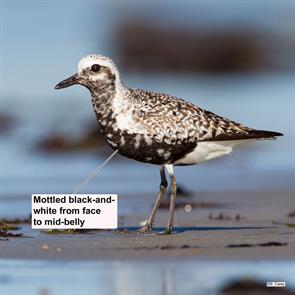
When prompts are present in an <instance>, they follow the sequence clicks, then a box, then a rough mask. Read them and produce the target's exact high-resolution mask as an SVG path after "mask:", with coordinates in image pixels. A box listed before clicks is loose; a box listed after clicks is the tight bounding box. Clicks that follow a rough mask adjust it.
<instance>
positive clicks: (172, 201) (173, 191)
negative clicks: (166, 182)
mask: <svg viewBox="0 0 295 295" xmlns="http://www.w3.org/2000/svg"><path fill="white" fill-rule="evenodd" d="M165 168H166V169H167V172H168V174H169V176H170V190H171V191H170V207H169V219H168V225H167V229H166V231H165V232H164V233H165V234H171V232H172V229H173V218H174V207H175V200H176V191H177V186H176V179H175V176H174V172H173V165H166V166H165Z"/></svg>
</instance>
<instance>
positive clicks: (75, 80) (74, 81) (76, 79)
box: [54, 74, 79, 89]
mask: <svg viewBox="0 0 295 295" xmlns="http://www.w3.org/2000/svg"><path fill="white" fill-rule="evenodd" d="M78 82H79V76H78V74H75V75H73V76H71V77H69V78H67V79H65V80H63V81H61V82H59V83H58V84H56V86H55V87H54V89H62V88H66V87H69V86H72V85H75V84H78Z"/></svg>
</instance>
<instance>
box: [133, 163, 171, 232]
mask: <svg viewBox="0 0 295 295" xmlns="http://www.w3.org/2000/svg"><path fill="white" fill-rule="evenodd" d="M160 175H161V184H160V191H159V193H158V195H157V199H156V202H155V204H154V207H153V210H152V213H151V215H150V216H149V218H148V220H147V221H146V223H145V225H144V226H143V227H142V228H140V229H139V230H138V233H144V232H148V231H151V230H152V227H153V223H154V220H155V216H156V212H157V210H158V208H159V205H160V203H161V200H162V198H163V196H164V194H165V192H166V188H167V179H166V175H165V170H164V167H163V166H161V167H160Z"/></svg>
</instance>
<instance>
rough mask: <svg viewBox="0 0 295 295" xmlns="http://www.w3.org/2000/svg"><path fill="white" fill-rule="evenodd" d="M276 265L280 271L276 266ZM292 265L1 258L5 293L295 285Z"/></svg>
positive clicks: (164, 294) (190, 293) (159, 293)
mask: <svg viewBox="0 0 295 295" xmlns="http://www.w3.org/2000/svg"><path fill="white" fill-rule="evenodd" d="M278 269H279V270H280V272H279V273H278V272H277V270H278ZM294 275H295V271H294V265H293V263H292V262H287V261H276V262H271V261H269V262H268V261H265V262H244V261H234V262H222V261H220V262H210V261H203V262H200V261H199V262H196V261H193V260H183V261H178V260H175V261H138V262H124V261H123V262H122V261H120V262H119V261H109V262H106V261H105V262H104V261H101V262H49V261H24V260H0V290H1V294H4V295H15V294H23V295H40V294H50V295H55V294H56V295H57V294H63V295H78V294H79V295H80V294H83V295H97V294H99V295H153V294H155V295H197V294H218V290H220V288H221V287H222V286H224V285H225V284H227V283H229V282H230V281H232V280H236V279H239V278H244V277H250V278H252V279H255V280H258V281H261V282H262V283H265V282H266V281H285V282H286V283H287V286H288V287H289V288H293V289H294V288H295V282H294V279H293V278H294Z"/></svg>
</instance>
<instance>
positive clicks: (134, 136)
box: [55, 54, 283, 233]
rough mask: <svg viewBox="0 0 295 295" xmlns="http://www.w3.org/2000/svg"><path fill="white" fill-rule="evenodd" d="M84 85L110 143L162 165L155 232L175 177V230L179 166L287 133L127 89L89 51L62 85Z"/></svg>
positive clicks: (147, 226)
mask: <svg viewBox="0 0 295 295" xmlns="http://www.w3.org/2000/svg"><path fill="white" fill-rule="evenodd" d="M74 84H80V85H82V86H85V87H87V88H88V89H89V91H90V93H91V96H92V104H93V108H94V112H95V114H96V117H97V121H98V123H99V125H100V127H101V131H102V132H103V134H104V136H105V139H106V141H107V142H108V143H109V145H110V146H111V147H112V148H113V149H115V150H118V152H119V153H120V154H121V155H123V156H125V157H127V158H131V159H134V160H137V161H140V162H145V163H150V164H156V165H159V166H160V175H161V184H160V191H159V193H158V196H157V199H156V202H155V204H154V207H153V209H152V212H151V215H150V216H149V218H148V220H147V221H146V223H145V225H144V226H143V227H142V228H140V229H139V233H143V232H146V231H151V230H152V226H153V223H154V219H155V214H156V211H157V209H158V207H159V205H160V202H161V200H162V198H163V196H164V194H165V192H166V188H167V179H166V175H165V170H166V171H167V173H168V175H169V177H170V209H169V220H168V225H167V229H166V231H165V233H171V231H172V228H173V216H174V203H175V198H176V179H175V176H174V173H173V166H174V165H194V164H199V163H202V162H205V161H208V160H211V159H214V158H217V157H220V156H224V155H228V154H230V153H231V152H232V150H233V147H234V146H236V145H239V144H241V143H245V142H249V141H253V140H258V139H269V138H275V137H276V136H281V135H283V134H281V133H278V132H273V131H264V130H256V129H252V128H249V127H246V126H244V125H242V124H240V123H236V122H234V121H231V120H228V119H225V118H223V117H221V116H218V115H215V114H213V113H211V112H209V111H206V110H204V109H202V108H200V107H198V106H195V105H193V104H192V103H189V102H186V101H184V100H182V99H179V98H177V97H175V96H171V95H168V94H163V93H155V92H151V91H146V90H140V89H134V88H126V87H125V86H124V85H123V83H122V82H121V79H120V75H119V71H118V69H117V67H116V65H115V64H114V62H113V61H112V60H111V59H110V58H108V57H105V56H101V55H95V54H94V55H88V56H86V57H84V58H83V59H82V60H81V61H80V62H79V65H78V73H77V74H75V75H73V76H71V77H70V78H68V79H66V80H63V81H62V82H60V83H58V84H57V85H56V86H55V88H56V89H61V88H65V87H69V86H72V85H74Z"/></svg>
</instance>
